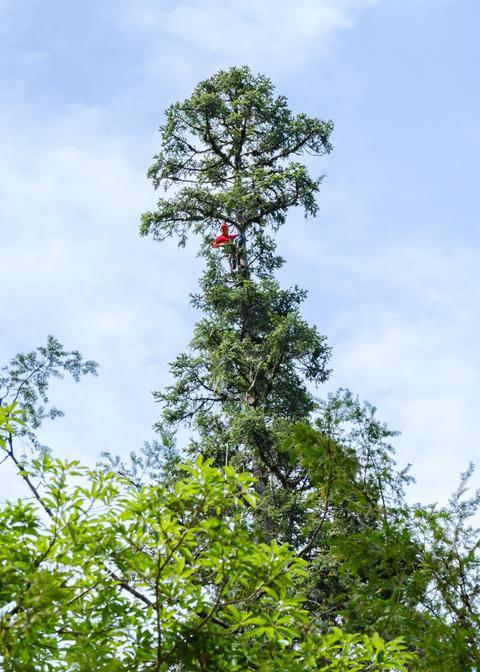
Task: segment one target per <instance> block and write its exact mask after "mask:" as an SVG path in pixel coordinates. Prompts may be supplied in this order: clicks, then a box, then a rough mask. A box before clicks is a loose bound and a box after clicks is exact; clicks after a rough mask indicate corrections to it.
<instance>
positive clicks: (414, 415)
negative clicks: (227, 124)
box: [0, 0, 480, 501]
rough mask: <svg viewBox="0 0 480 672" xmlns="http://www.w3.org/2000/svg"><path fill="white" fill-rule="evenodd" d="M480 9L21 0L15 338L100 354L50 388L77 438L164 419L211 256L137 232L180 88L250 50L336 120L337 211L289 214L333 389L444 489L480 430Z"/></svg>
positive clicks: (418, 0) (329, 162) (23, 344)
mask: <svg viewBox="0 0 480 672" xmlns="http://www.w3.org/2000/svg"><path fill="white" fill-rule="evenodd" d="M479 22H480V5H479V4H478V3H477V2H476V0H297V2H295V3H291V2H289V3H287V2H279V0H257V2H254V1H253V0H242V1H241V2H240V1H239V0H231V1H230V2H224V1H223V2H222V0H202V1H200V0H186V1H183V2H182V1H180V2H161V1H159V0H98V1H95V2H93V1H91V0H82V1H80V0H69V2H60V0H47V1H43V2H40V0H0V231H1V238H0V255H1V256H0V259H1V263H0V306H1V314H2V329H1V332H0V359H1V361H7V360H8V359H9V358H10V357H11V356H12V355H13V354H15V353H16V352H18V351H21V350H26V349H30V348H32V347H34V346H36V345H39V344H42V343H43V342H44V341H45V338H46V336H47V334H49V333H52V334H54V335H55V336H57V337H58V338H59V339H60V340H61V341H62V342H63V343H64V344H65V345H66V346H67V347H71V348H78V349H80V350H81V351H82V352H84V354H85V355H86V356H87V357H90V358H93V359H96V360H97V361H98V362H99V363H100V365H101V371H100V377H99V378H97V379H90V380H86V381H85V382H83V383H82V384H81V385H79V386H77V385H74V384H73V383H70V382H68V381H63V382H62V383H61V384H58V385H57V384H56V385H55V386H54V388H53V391H52V400H54V401H55V402H56V403H57V404H58V405H60V406H61V407H63V408H64V409H65V411H66V413H67V417H66V418H65V419H63V420H62V419H60V420H57V421H56V422H55V423H52V424H50V425H48V426H45V428H44V429H43V432H42V438H43V439H44V440H45V441H46V442H47V443H49V444H50V445H51V446H52V448H53V449H54V451H55V452H56V453H57V454H58V455H61V456H65V457H79V458H81V459H83V460H84V461H87V462H91V463H92V462H94V461H95V459H96V457H97V456H98V455H99V453H100V452H101V451H102V450H111V451H113V452H119V453H122V454H126V453H127V452H128V451H129V450H132V449H137V448H139V447H140V446H141V444H142V442H143V440H145V439H151V438H153V433H152V430H151V425H152V423H153V422H154V421H155V420H156V419H157V418H158V415H159V409H158V407H156V406H155V404H154V403H153V400H152V398H151V395H150V392H151V390H153V389H158V388H159V387H162V386H163V385H165V384H166V383H167V382H168V380H169V374H168V365H167V363H168V361H171V360H172V359H173V358H174V356H175V354H176V353H177V352H178V351H180V350H181V349H182V348H183V347H184V346H185V345H186V343H187V342H188V340H189V336H190V334H191V330H192V326H193V323H194V320H195V314H194V313H193V311H192V309H191V308H190V306H189V303H188V293H189V292H190V291H191V290H192V288H193V287H194V286H195V282H196V278H197V277H198V275H199V273H200V266H199V263H198V261H197V260H196V259H195V250H194V248H193V247H192V246H190V247H188V248H187V249H186V250H178V249H177V248H176V247H175V245H174V244H170V243H164V244H158V243H157V244H155V243H153V242H151V241H149V240H141V239H140V238H139V237H138V222H139V216H140V213H141V212H143V211H145V210H147V209H149V208H150V207H151V206H152V205H153V203H154V200H155V195H154V193H153V190H152V188H151V186H150V184H149V183H148V182H147V180H146V178H145V172H146V169H147V167H148V165H149V164H150V159H151V156H152V155H153V154H154V153H155V152H156V151H157V149H158V146H159V138H158V134H157V128H158V125H159V124H160V123H161V121H162V113H163V110H164V109H165V108H166V106H167V105H168V104H169V103H171V102H172V101H174V100H177V99H182V98H184V97H186V96H188V95H189V94H190V92H191V90H192V88H193V86H194V85H195V84H196V83H197V82H198V81H199V80H200V79H202V78H205V77H207V76H209V75H210V74H212V73H214V72H215V71H216V70H218V69H219V68H221V67H228V66H230V65H243V64H247V65H250V66H251V67H252V69H254V70H255V71H257V72H262V73H264V74H267V75H269V76H270V77H271V78H272V79H273V81H274V83H275V84H276V86H277V90H278V92H279V93H281V94H284V95H286V96H287V97H288V99H289V101H290V105H291V107H292V108H293V109H294V110H295V111H305V112H308V113H310V114H314V115H317V116H320V117H323V118H331V119H333V120H334V122H335V132H334V136H333V143H334V152H333V154H332V155H331V156H330V157H328V158H327V159H325V160H323V161H322V162H320V163H318V164H316V165H315V166H314V168H315V170H316V171H318V172H321V173H326V177H325V181H324V184H323V189H322V194H321V197H320V212H319V215H318V217H317V218H316V219H315V220H307V221H305V220H304V219H303V218H302V217H301V216H300V215H299V214H298V213H295V212H294V213H292V215H291V217H290V219H289V222H288V224H287V225H286V226H285V227H284V229H283V230H282V231H281V233H280V236H279V242H280V247H281V250H282V251H283V253H284V256H286V257H287V260H288V263H287V265H286V267H285V268H284V269H283V271H282V282H283V283H285V284H287V283H290V284H294V283H298V284H300V285H301V286H303V287H305V288H307V289H308V290H309V297H308V300H307V302H306V304H305V309H304V314H305V316H306V317H307V318H308V319H309V320H310V321H312V322H315V323H316V324H317V325H318V326H319V327H320V329H321V330H322V331H323V332H324V333H325V334H327V335H328V337H329V340H330V344H331V345H332V346H333V348H334V352H333V360H332V366H333V369H334V374H333V376H332V379H331V381H330V382H329V383H328V384H327V385H326V386H325V387H324V388H323V389H322V390H320V391H319V393H320V394H321V395H325V394H326V393H327V392H328V391H331V390H334V389H335V388H336V387H338V386H340V385H343V386H348V387H349V388H351V389H352V390H353V391H354V392H355V393H357V394H359V396H360V397H361V398H364V399H368V400H370V401H371V402H372V403H374V404H375V405H376V406H377V407H378V409H379V415H380V416H381V417H382V418H384V419H385V420H386V421H387V422H388V423H389V424H390V425H391V426H392V427H394V428H397V429H399V430H401V431H402V436H401V437H399V438H398V440H397V441H396V448H397V459H398V463H399V465H400V466H403V465H404V464H405V463H407V462H411V463H412V465H413V467H412V473H413V474H414V476H415V477H416V478H417V483H416V485H415V486H413V487H412V489H411V493H410V498H411V499H419V500H422V501H432V500H440V501H445V499H446V498H447V497H448V494H449V493H450V492H451V491H452V490H453V489H454V488H455V486H456V484H457V482H458V475H459V473H460V472H461V471H463V470H464V469H465V468H466V466H467V464H468V462H469V461H470V460H473V461H477V454H478V452H479V451H478V448H477V431H476V424H477V417H478V410H477V400H478V398H479V392H480V389H479V387H480V384H479V372H480V345H479V342H478V333H479V331H480V317H479V314H478V306H479V303H480V289H479V288H480V270H479V264H478V253H479V246H480V240H479V234H478V225H477V220H478V199H477V192H478V184H477V183H478V157H479V156H480V109H479V108H480V94H479V91H480V86H479V81H478V80H479V75H478V63H479V56H480V53H479V52H480V46H479V42H478V34H477V33H478V25H479ZM4 466H5V465H4ZM4 466H2V469H4ZM0 478H1V480H2V482H3V487H2V490H4V492H9V491H10V490H12V489H13V487H14V486H12V485H11V481H10V479H9V472H8V470H7V469H4V471H3V472H2V474H1V475H0ZM479 481H480V478H479V477H478V475H477V476H476V483H478V482H479Z"/></svg>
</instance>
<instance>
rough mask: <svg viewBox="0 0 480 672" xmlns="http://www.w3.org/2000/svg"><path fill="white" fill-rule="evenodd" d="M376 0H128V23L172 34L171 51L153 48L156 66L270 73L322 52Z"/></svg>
mask: <svg viewBox="0 0 480 672" xmlns="http://www.w3.org/2000/svg"><path fill="white" fill-rule="evenodd" d="M378 1H379V0H298V1H297V2H286V1H278V0H261V1H258V0H233V1H232V2H223V1H222V0H205V1H202V2H200V1H198V0H190V1H188V0H187V1H185V2H179V3H158V2H154V1H152V0H141V1H135V2H130V3H127V8H128V9H127V14H126V19H127V21H128V25H130V26H131V25H136V26H137V27H139V28H141V29H142V30H144V31H145V32H146V33H150V34H152V35H155V36H156V37H157V38H160V36H161V35H164V36H170V37H171V38H173V39H174V42H173V44H174V45H175V46H174V53H172V50H169V53H168V56H167V55H166V53H165V51H164V46H163V44H162V40H161V39H160V44H159V46H158V47H157V48H156V49H155V54H154V57H155V60H156V66H157V68H158V69H160V70H162V72H163V73H164V74H165V75H166V74H168V71H169V69H172V70H173V71H174V72H177V68H180V70H182V71H185V70H186V69H189V68H190V69H195V70H196V69H197V68H198V67H199V66H200V67H201V66H203V65H206V64H208V67H210V68H212V67H214V68H218V67H220V66H226V65H233V64H235V65H242V64H247V65H250V66H252V67H254V68H259V69H261V70H262V71H263V70H268V72H270V73H278V72H286V71H292V70H295V69H297V68H298V67H300V66H301V65H303V64H304V63H305V62H306V61H307V60H308V59H309V58H310V57H311V56H312V55H319V54H320V55H321V54H323V53H325V52H326V51H327V50H328V48H329V46H330V41H331V39H332V37H333V35H334V34H335V33H336V32H337V31H338V30H339V29H343V28H347V27H351V26H352V24H353V22H354V19H355V17H356V15H357V14H358V12H360V11H361V10H363V9H365V8H367V7H368V6H370V5H373V4H375V3H376V2H378Z"/></svg>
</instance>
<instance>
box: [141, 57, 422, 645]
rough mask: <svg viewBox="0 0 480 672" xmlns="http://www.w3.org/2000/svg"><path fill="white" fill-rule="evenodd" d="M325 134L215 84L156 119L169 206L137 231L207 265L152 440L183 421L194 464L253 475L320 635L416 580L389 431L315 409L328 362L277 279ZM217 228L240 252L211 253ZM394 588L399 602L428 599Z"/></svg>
mask: <svg viewBox="0 0 480 672" xmlns="http://www.w3.org/2000/svg"><path fill="white" fill-rule="evenodd" d="M332 129H333V124H332V122H330V121H322V120H320V119H317V118H313V117H309V116H307V115H305V114H297V115H294V114H293V113H292V112H291V111H290V109H289V108H288V106H287V101H286V99H285V98H284V97H282V96H275V95H274V89H273V86H272V83H271V82H270V80H269V79H267V78H266V77H263V76H254V75H253V74H252V72H251V71H250V70H249V69H248V68H246V67H242V68H232V69H230V70H228V71H222V72H219V73H217V74H216V75H214V76H213V77H211V78H210V79H208V80H206V81H203V82H201V83H200V84H199V85H198V86H197V87H196V89H195V90H194V92H193V94H192V96H191V97H190V98H188V99H187V100H185V101H183V102H181V103H175V104H173V105H172V106H171V107H170V108H169V109H168V110H167V112H166V120H165V123H164V124H163V126H162V127H161V129H160V130H161V134H162V146H161V151H160V152H159V153H158V154H157V155H156V156H155V162H154V164H153V165H152V166H151V168H150V170H149V176H150V178H151V179H152V180H153V183H154V186H155V188H157V189H164V190H165V193H164V195H163V196H162V197H161V198H160V200H159V201H158V205H157V209H156V210H155V211H153V212H148V213H145V214H144V215H143V218H142V225H141V233H142V235H144V236H147V235H148V236H151V237H153V238H154V239H156V240H162V239H164V238H167V237H177V238H178V241H179V244H180V245H185V243H186V240H187V237H188V235H189V234H196V235H197V238H198V239H199V240H200V246H201V247H200V254H201V255H202V256H203V257H204V259H205V263H206V267H205V271H204V274H203V276H202V278H201V280H200V292H198V293H197V294H195V295H194V296H193V297H192V302H193V305H194V307H195V308H197V309H199V310H200V311H201V312H202V318H201V319H200V321H199V322H197V324H196V326H195V330H194V335H193V339H192V341H191V343H190V347H189V349H188V350H187V351H186V352H184V353H182V354H180V355H179V356H178V357H177V358H176V360H175V361H174V362H173V364H172V365H171V373H172V375H173V379H174V380H173V383H172V385H171V386H170V387H168V388H167V389H166V390H165V391H160V392H156V393H155V396H156V398H157V399H158V400H159V401H160V402H162V404H163V409H164V410H163V416H162V418H161V420H160V422H159V428H165V427H166V428H175V427H176V426H178V425H179V424H181V423H186V424H188V425H190V426H191V427H192V430H193V432H192V443H191V445H190V451H191V452H194V453H201V454H202V455H205V456H208V457H213V458H214V460H215V463H216V464H217V465H218V466H222V465H225V464H227V463H228V464H232V465H233V466H235V467H240V468H246V469H248V470H250V471H252V472H253V474H254V475H255V476H256V477H257V479H258V480H257V486H256V487H257V491H258V493H259V494H260V495H261V505H260V506H259V507H257V510H256V512H255V518H254V521H255V525H256V529H257V531H258V534H259V536H260V538H263V539H266V540H268V541H269V540H272V539H276V540H278V541H280V542H288V543H290V544H291V545H292V546H293V548H295V549H296V551H297V553H299V554H300V555H301V556H302V557H305V558H307V559H308V560H310V561H311V572H310V575H309V578H308V580H307V582H306V586H304V588H306V589H307V593H308V598H309V607H310V610H311V612H312V614H315V615H316V617H317V618H318V620H319V621H325V622H330V623H336V622H338V618H339V616H340V615H343V616H344V617H345V615H348V618H349V620H350V622H351V623H352V624H353V626H354V627H355V628H356V629H362V628H368V627H370V626H372V625H373V624H376V623H377V622H378V621H379V619H380V621H381V619H382V618H383V617H384V615H385V613H386V606H387V605H391V606H392V610H393V609H394V608H397V607H396V606H394V605H397V603H398V602H399V599H398V598H399V593H398V592H396V591H395V590H393V588H392V586H393V584H394V583H395V577H397V576H398V573H399V572H400V573H403V574H407V575H408V576H410V575H411V574H412V572H413V571H414V563H415V545H414V544H413V542H411V541H410V538H409V536H408V534H404V535H403V537H402V548H401V550H400V549H399V547H398V545H395V544H394V545H393V546H392V544H391V543H390V541H389V540H390V539H391V537H395V534H397V532H398V531H399V529H401V530H404V527H402V525H403V522H402V518H401V516H400V515H398V513H392V512H391V508H392V507H395V506H398V504H399V502H401V498H402V488H403V485H404V483H405V481H406V476H405V474H396V472H395V471H394V469H393V462H392V460H391V458H390V456H389V452H388V451H389V447H388V440H389V438H390V437H391V436H392V433H391V432H389V431H388V430H387V429H386V428H385V427H384V426H383V425H382V424H381V423H379V422H378V421H377V420H376V418H375V415H374V409H372V408H371V407H369V406H368V405H367V406H366V407H362V406H361V405H360V404H359V403H358V402H357V401H356V400H355V399H354V398H353V397H352V396H351V395H350V394H349V393H340V394H339V395H336V396H334V397H332V398H331V399H330V400H329V402H327V403H325V404H318V403H317V402H316V401H315V398H314V396H313V393H312V388H314V386H315V385H318V384H320V383H322V382H324V381H325V380H326V379H327V377H328V374H329V370H328V368H327V366H328V360H329V355H330V350H329V347H328V345H327V343H326V339H325V337H324V336H322V335H321V334H320V333H319V331H318V330H317V328H316V327H315V326H311V325H308V324H307V323H306V322H305V320H304V319H303V318H302V317H301V314H300V307H301V304H302V302H303V300H304V299H305V295H306V292H305V291H304V290H302V289H300V288H298V287H293V288H289V289H283V288H281V287H280V286H279V284H278V281H277V279H276V277H275V271H276V270H277V269H278V268H280V267H281V265H282V264H283V259H281V258H280V257H279V256H278V255H277V253H276V244H275V240H274V234H275V232H276V231H277V230H278V228H279V227H280V226H281V225H282V224H284V223H285V221H286V217H287V212H288V210H289V209H290V208H294V207H299V208H302V209H303V210H304V212H305V214H306V215H311V216H314V215H315V214H316V212H317V207H318V206H317V202H316V199H317V195H318V192H319V187H320V183H321V177H312V176H311V175H310V173H309V171H308V169H307V167H306V166H305V164H304V163H302V162H301V158H302V156H305V155H307V154H308V155H312V154H313V155H315V156H317V157H322V156H324V155H325V154H327V153H329V152H330V151H331V145H330V135H331V132H332ZM221 221H225V222H227V223H228V224H229V225H230V226H231V227H234V228H235V229H236V231H237V233H238V234H240V242H237V241H238V239H237V240H236V241H234V242H232V243H229V244H228V245H225V247H224V248H223V250H218V249H212V239H213V238H214V236H215V233H216V230H217V229H218V226H219V222H221ZM232 230H233V229H232ZM237 259H238V262H239V263H238V265H235V263H234V262H235V261H236V260H237ZM314 412H315V413H316V415H317V423H316V425H315V424H312V423H313V420H312V414H314ZM388 530H389V531H390V536H389V535H388V534H386V532H387V531H388ZM394 530H395V534H394ZM390 547H391V550H390V551H388V549H389V548H390ZM372 549H375V550H372ZM367 551H368V553H367ZM399 554H402V557H403V556H405V558H406V560H405V562H404V561H403V560H402V562H403V564H402V566H401V568H400V564H401V563H399V558H398V555H399ZM372 563H373V564H375V563H376V566H377V571H376V574H375V578H374V580H373V581H370V580H369V570H370V569H371V566H372ZM405 563H406V564H405ZM403 574H402V576H403ZM399 585H402V588H401V591H403V592H402V595H401V596H400V597H401V598H403V597H404V596H405V595H406V593H407V592H408V591H410V592H412V591H417V592H418V590H420V591H421V589H422V586H421V585H419V586H417V584H415V587H414V588H411V584H410V583H408V584H407V583H406V584H405V585H403V584H400V583H399ZM355 595H362V599H361V601H359V600H356V599H355ZM359 605H360V606H359ZM398 612H399V614H400V612H401V609H398ZM388 613H389V614H391V610H390V611H388ZM400 618H403V616H400ZM397 625H398V623H397V622H396V619H395V618H393V619H392V618H389V619H388V625H385V626H384V631H385V632H386V634H387V635H388V636H392V635H394V634H395V629H396V628H397Z"/></svg>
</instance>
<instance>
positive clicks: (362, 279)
mask: <svg viewBox="0 0 480 672" xmlns="http://www.w3.org/2000/svg"><path fill="white" fill-rule="evenodd" d="M351 206H352V210H353V211H354V210H355V204H351ZM298 226H299V228H300V231H298V229H297V237H296V239H295V240H292V239H291V237H289V239H288V240H289V247H290V255H289V256H290V259H291V261H292V262H293V263H295V265H296V266H297V267H300V265H302V266H303V273H304V276H305V277H308V278H309V280H308V286H309V288H310V290H311V295H310V299H309V302H308V306H307V308H308V310H309V312H310V313H313V314H315V306H316V305H318V306H319V310H318V312H317V314H315V319H318V321H319V326H320V328H321V329H322V330H324V331H325V332H326V333H327V335H328V336H329V341H330V343H331V344H332V345H333V346H334V351H333V360H332V366H333V369H334V373H333V376H332V379H331V381H330V382H329V384H328V386H327V387H328V389H331V390H333V389H336V388H337V387H338V386H346V387H349V388H350V389H352V390H353V391H354V392H355V393H357V394H359V396H360V397H361V398H363V399H368V400H369V401H371V402H373V403H374V404H375V405H376V406H377V407H378V409H379V417H382V418H384V419H386V420H387V422H388V424H389V425H390V426H391V427H392V428H394V429H399V430H400V431H401V432H402V434H401V436H400V437H399V438H398V439H396V440H395V445H396V447H397V449H398V461H399V464H400V465H404V464H406V463H407V462H410V463H412V465H413V467H412V473H413V475H414V476H415V477H416V478H417V484H416V485H415V486H413V487H412V489H411V493H410V498H412V499H416V500H420V501H423V502H426V501H438V500H440V501H443V502H445V501H446V499H447V497H448V496H449V494H450V493H451V492H452V491H453V490H454V488H455V487H456V485H457V483H458V478H459V475H460V473H461V472H462V471H464V470H465V468H466V466H467V465H468V463H469V462H470V461H473V462H476V461H478V441H479V440H478V437H477V432H476V427H477V424H478V422H477V421H478V399H479V397H480V341H479V338H478V334H479V333H480V314H479V312H478V305H480V269H479V265H478V256H479V250H478V249H475V248H470V247H468V248H467V247H465V246H463V245H460V244H459V243H457V244H455V243H454V242H452V240H451V239H446V240H443V241H442V240H440V239H438V238H437V239H435V238H434V236H433V235H432V234H431V233H429V234H426V233H423V234H421V235H420V234H419V235H418V236H416V237H415V238H410V239H409V238H408V237H406V236H405V237H404V238H403V239H402V240H400V238H397V239H396V241H394V242H381V241H379V242H377V243H376V244H375V243H372V241H371V240H366V241H364V243H363V245H362V244H361V242H360V241H356V242H357V245H356V246H354V247H348V246H346V245H342V244H340V243H339V240H338V239H337V238H336V237H335V235H334V234H332V232H329V233H326V232H325V231H323V232H320V233H317V234H313V235H312V228H316V227H312V225H311V224H310V225H309V224H302V223H301V222H299V223H298ZM303 227H304V228H303ZM307 230H308V231H309V235H310V244H309V245H308V246H305V245H304V244H302V242H301V241H302V239H303V236H302V233H304V232H306V231H307ZM286 239H287V237H286V236H285V241H286ZM295 270H296V269H295ZM290 273H292V268H290ZM302 284H305V282H304V283H302ZM327 301H328V302H329V303H330V305H329V306H328V305H327V306H325V305H324V302H325V303H326V302H327ZM320 393H321V394H322V395H323V394H324V393H325V391H324V390H320ZM479 467H480V465H479ZM479 481H480V474H478V473H477V475H476V478H475V482H476V483H477V484H478V483H479Z"/></svg>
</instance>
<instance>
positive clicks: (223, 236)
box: [212, 222, 238, 247]
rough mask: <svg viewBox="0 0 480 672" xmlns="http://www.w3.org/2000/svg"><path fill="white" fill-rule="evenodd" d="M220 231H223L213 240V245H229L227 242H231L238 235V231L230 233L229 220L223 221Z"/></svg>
mask: <svg viewBox="0 0 480 672" xmlns="http://www.w3.org/2000/svg"><path fill="white" fill-rule="evenodd" d="M220 231H221V233H220V235H219V236H217V237H216V238H215V240H214V241H213V243H212V247H222V245H227V243H230V242H231V241H232V240H234V239H235V238H237V237H238V233H232V234H230V233H228V224H227V222H222V224H221V226H220Z"/></svg>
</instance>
